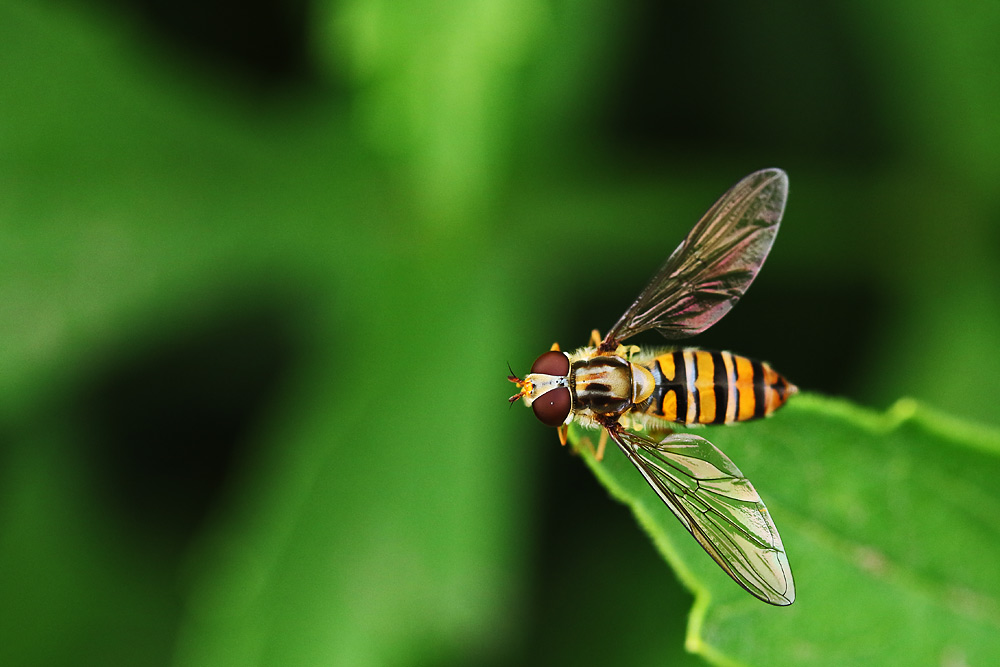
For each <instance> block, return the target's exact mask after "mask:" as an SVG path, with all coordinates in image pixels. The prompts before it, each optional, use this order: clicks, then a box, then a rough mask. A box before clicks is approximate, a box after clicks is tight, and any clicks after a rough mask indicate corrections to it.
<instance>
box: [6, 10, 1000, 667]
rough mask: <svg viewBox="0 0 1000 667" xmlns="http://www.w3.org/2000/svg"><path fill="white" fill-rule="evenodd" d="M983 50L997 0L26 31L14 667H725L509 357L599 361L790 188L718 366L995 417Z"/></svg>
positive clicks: (13, 125)
mask: <svg viewBox="0 0 1000 667" xmlns="http://www.w3.org/2000/svg"><path fill="white" fill-rule="evenodd" d="M998 34H1000V5H998V4H996V3H984V2H980V3H972V2H956V3H938V2H927V1H919V2H916V3H912V2H910V3H903V2H898V1H896V2H893V1H891V0H881V1H878V2H866V3H858V2H854V3H839V4H837V3H795V2H787V1H786V2H777V3H772V4H769V5H767V6H757V5H740V4H737V3H722V2H706V3H658V2H652V1H646V2H625V3H621V2H609V1H606V0H605V1H600V0H597V1H590V2H580V3H568V2H562V3H559V2H550V3H537V2H530V1H529V0H486V1H484V2H477V3H463V2H440V1H438V2H434V1H427V0H418V1H414V2H409V3H391V2H379V1H377V0H346V1H344V2H339V3H324V2H313V3H307V2H304V1H299V2H294V3H282V2H274V3H271V4H259V5H258V4H249V5H239V4H233V3H212V2H209V3H196V2H193V0H187V1H181V2H171V3H168V2H160V1H157V0H138V1H136V2H126V1H124V0H118V1H115V0H105V1H103V2H96V1H95V2H89V3H87V2H80V1H77V2H51V1H49V2H29V1H27V0H2V3H0V332H2V335H0V664H3V665H108V664H121V665H184V666H188V665H191V666H194V665H223V664H226V665H319V664H330V665H386V664H418V665H460V664H462V665H464V664H487V665H490V664H496V665H499V664H509V663H514V662H517V663H520V664H524V663H531V664H552V663H553V662H555V663H559V662H563V663H567V664H572V663H575V664H602V663H604V664H608V663H614V664H650V663H653V664H659V663H674V664H701V660H700V658H697V657H695V656H691V655H688V654H686V653H684V649H683V641H684V635H685V625H686V621H687V613H688V609H689V608H690V606H691V602H692V597H691V595H690V594H689V593H688V592H686V591H685V590H684V589H683V588H682V587H681V585H680V584H679V583H678V582H677V581H676V579H675V578H674V576H673V574H672V573H671V571H670V570H669V569H668V568H667V566H666V565H665V564H664V563H663V562H662V560H661V559H660V558H659V556H658V555H657V554H656V552H655V551H654V550H653V548H652V546H651V545H650V543H649V540H648V539H647V538H646V536H644V535H643V534H642V532H641V531H640V530H639V529H638V528H637V527H636V525H635V523H634V521H633V520H632V518H631V517H630V515H629V513H628V511H627V510H626V509H625V508H624V507H622V506H620V505H618V504H616V503H613V502H611V501H610V500H609V499H608V498H607V494H606V492H605V491H604V490H603V489H602V488H601V487H600V486H599V485H598V484H597V483H596V482H595V481H594V480H593V478H592V476H591V475H590V473H589V472H587V471H586V469H585V467H584V466H583V465H581V464H580V461H579V459H577V458H575V457H572V456H570V455H569V454H568V452H567V451H566V450H564V449H561V448H560V447H558V445H557V444H556V440H555V434H554V433H552V432H551V431H550V430H548V429H544V428H542V427H541V426H540V425H539V424H538V423H536V421H535V420H534V418H533V417H532V415H531V414H530V413H529V412H526V411H524V410H523V409H522V408H520V407H515V408H514V409H513V410H509V409H508V407H507V403H506V400H505V399H506V397H507V396H508V395H509V394H510V393H511V388H510V386H509V385H508V384H507V383H506V380H505V376H506V375H507V372H508V371H507V363H508V362H509V363H510V364H511V366H512V368H513V369H514V371H515V372H518V373H521V372H524V370H525V369H526V368H527V367H528V366H529V365H530V364H531V362H532V360H533V359H534V358H535V357H536V356H537V355H538V354H539V353H541V352H542V351H544V350H546V349H548V346H549V345H550V344H551V342H552V341H553V340H558V341H559V342H560V343H562V344H563V346H564V347H570V348H571V347H573V346H575V345H578V344H581V345H582V344H583V343H585V341H586V338H587V336H588V334H589V331H590V329H591V328H594V327H597V328H599V329H601V330H602V331H603V330H606V329H607V328H608V327H609V326H610V325H611V324H612V323H613V322H614V320H615V319H616V318H617V317H618V315H619V314H620V313H621V312H622V311H623V310H624V309H625V308H626V307H627V306H628V304H629V303H630V302H631V299H632V298H633V297H634V296H635V294H636V293H637V292H638V290H639V289H640V288H641V287H642V285H643V284H644V282H645V280H646V279H647V278H648V277H649V276H650V275H651V274H652V272H653V270H654V269H655V268H656V267H657V266H658V265H659V263H660V262H661V261H662V260H663V259H664V258H665V257H666V255H667V254H668V253H669V252H670V251H671V250H672V249H673V248H674V246H675V245H676V244H677V243H678V242H679V241H680V239H681V238H682V237H683V235H684V234H685V233H686V232H687V231H688V229H689V228H690V227H691V225H693V224H694V222H695V221H696V220H697V219H698V217H699V216H700V215H701V213H702V212H704V210H705V209H707V208H708V206H709V205H711V203H712V202H713V201H714V200H715V198H716V197H718V196H719V195H720V194H722V193H723V192H724V191H725V190H726V189H727V188H728V187H729V186H730V185H732V184H733V183H735V182H736V181H737V180H739V178H741V177H742V176H744V175H746V174H748V173H750V172H751V171H754V170H756V169H759V168H763V167H772V166H776V167H782V168H784V169H785V170H786V171H787V172H788V174H789V177H790V183H791V189H790V196H789V203H788V207H787V209H786V214H785V220H784V225H783V229H782V232H781V234H780V235H779V236H778V240H777V242H776V245H775V247H774V250H773V252H772V253H771V256H770V259H769V260H768V262H767V266H766V268H765V269H764V270H763V271H762V273H761V274H760V277H759V279H758V280H757V281H756V282H755V284H754V287H753V289H751V290H750V292H749V293H748V295H747V297H746V298H745V299H744V300H743V302H742V303H741V304H740V305H739V306H738V307H737V308H736V309H735V310H734V311H733V312H732V314H731V315H729V316H728V317H727V318H726V319H725V320H724V321H723V322H722V323H720V324H719V325H718V326H717V327H715V328H713V330H712V331H710V332H708V333H707V334H705V335H704V336H702V337H700V338H698V339H697V340H696V343H697V344H699V345H702V346H705V347H723V348H727V349H731V350H733V351H735V352H740V353H743V354H747V355H751V356H754V357H759V358H764V359H767V360H769V361H771V362H772V363H773V364H774V365H775V367H776V368H778V369H779V370H781V371H782V372H783V373H785V374H786V375H787V376H788V377H789V378H790V379H792V380H793V381H794V382H796V383H797V384H798V385H799V386H800V387H802V388H804V389H806V390H808V391H812V392H818V393H824V394H832V395H840V396H844V397H847V398H849V399H851V400H853V401H856V402H858V403H860V404H862V405H866V406H870V407H872V408H876V409H879V410H882V409H885V408H887V407H888V406H890V405H891V404H892V403H893V401H895V400H896V399H897V398H898V397H900V396H910V397H915V398H917V399H920V400H921V401H923V402H925V403H927V404H929V405H931V406H934V407H936V408H938V409H939V410H941V411H944V412H947V413H950V414H952V415H955V416H957V417H960V418H965V419H969V420H972V421H976V422H980V423H983V424H986V425H992V426H996V425H1000V414H998V411H997V408H996V398H995V396H996V390H997V386H998V383H997V380H996V378H997V377H998V375H1000V355H998V354H997V352H996V349H997V344H998V342H1000V309H998V303H1000V263H998V260H1000V225H998V223H1000V188H998V187H997V185H996V184H997V183H998V182H1000V118H998V111H1000V40H998V39H997V35H998ZM640 342H652V343H654V344H655V343H656V342H657V339H656V338H655V337H651V338H649V339H644V340H643V341H640ZM775 421H776V420H775ZM731 454H732V456H733V458H734V459H736V460H737V461H739V457H738V455H737V453H732V452H731ZM762 456H763V455H762ZM865 474H867V472H866V471H865V470H859V471H858V475H859V476H863V475H865ZM761 488H762V489H764V487H761ZM762 493H763V494H764V496H765V500H767V498H768V496H767V493H766V489H764V490H763V491H762ZM994 494H995V492H994ZM995 499H996V496H995V495H993V496H991V501H992V500H995ZM786 547H788V548H789V554H790V559H791V560H792V563H793V568H794V566H795V561H794V545H793V544H791V543H789V540H788V539H787V538H786ZM799 593H800V596H801V595H805V594H806V593H805V592H804V591H803V590H802V589H801V588H800V591H799ZM751 602H753V601H752V600H751ZM753 603H754V604H758V603H756V602H753ZM847 608H848V609H849V606H848V607H847ZM775 613H780V611H776V612H775ZM813 657H815V656H813ZM949 657H950V658H955V656H953V655H952V656H949V655H945V656H944V657H942V658H940V660H941V661H944V663H945V664H962V663H960V662H955V661H954V660H953V661H952V662H951V663H947V661H946V660H945V659H946V658H949ZM959 657H960V656H959ZM938 658H939V656H931V657H929V658H928V664H938ZM803 661H804V662H809V660H807V659H806V658H803Z"/></svg>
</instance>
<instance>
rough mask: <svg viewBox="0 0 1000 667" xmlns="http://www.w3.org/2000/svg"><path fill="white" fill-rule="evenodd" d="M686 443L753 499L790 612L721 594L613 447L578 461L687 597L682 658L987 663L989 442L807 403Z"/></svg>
mask: <svg viewBox="0 0 1000 667" xmlns="http://www.w3.org/2000/svg"><path fill="white" fill-rule="evenodd" d="M698 432H699V434H701V435H703V437H707V438H709V439H711V440H712V441H713V442H714V443H715V444H716V445H717V446H719V447H720V448H721V449H722V450H723V451H725V452H726V453H727V454H728V455H729V456H730V457H731V458H732V459H733V460H734V461H737V462H738V465H739V466H740V468H741V470H742V471H743V473H744V474H745V475H747V476H748V477H749V478H750V479H751V481H752V482H753V483H754V485H755V486H756V488H757V489H758V491H759V492H760V493H761V496H762V497H763V498H764V501H765V503H766V504H767V506H768V509H769V511H770V513H771V515H772V517H773V518H774V520H775V523H776V524H777V526H778V529H779V531H780V532H781V536H782V540H783V542H784V544H785V547H786V551H787V553H788V557H789V562H790V563H791V566H792V572H793V574H794V575H795V583H796V590H797V598H796V601H795V603H794V604H793V605H792V606H791V607H788V608H775V607H770V606H768V605H766V604H763V603H761V602H758V601H757V600H755V599H754V598H752V597H751V596H749V595H748V594H747V593H745V592H744V591H743V589H741V588H739V587H738V586H737V585H736V584H735V583H733V582H732V581H731V580H730V579H729V578H728V577H727V576H726V575H725V574H724V573H722V571H721V570H719V569H718V568H717V567H716V566H715V564H714V563H713V562H712V561H711V560H710V559H709V558H708V556H707V555H706V554H705V553H704V552H703V551H702V550H701V548H700V547H699V546H698V545H697V543H695V541H694V540H693V539H691V538H690V537H689V536H688V534H687V533H686V531H685V530H684V529H683V528H682V527H681V525H680V524H679V523H678V522H677V520H676V519H675V518H674V516H673V515H672V514H671V513H670V512H669V510H667V508H666V507H664V506H662V505H661V503H660V501H659V499H658V498H657V497H656V496H655V495H654V494H653V493H652V491H651V490H650V489H649V488H648V487H647V486H646V482H645V481H644V480H643V479H642V478H641V477H640V475H639V474H638V473H637V471H635V470H634V469H633V468H632V466H631V464H629V462H628V461H627V459H626V458H625V457H624V456H623V455H621V453H620V452H618V451H617V450H616V449H615V450H614V451H610V452H609V455H608V456H606V458H605V461H603V462H600V463H598V462H596V461H595V460H594V459H593V456H592V455H590V454H586V455H585V456H586V459H587V462H588V464H589V466H590V467H591V469H592V470H593V471H594V473H595V474H596V475H597V477H598V479H600V480H601V482H602V483H603V484H604V485H605V486H606V487H607V488H608V490H609V491H610V493H611V494H612V495H613V496H614V497H616V498H617V499H619V500H621V501H622V502H624V503H626V504H627V505H628V506H629V507H631V508H632V511H633V512H634V513H635V515H636V518H637V520H638V521H639V523H640V524H641V525H642V526H643V527H644V528H645V529H646V531H647V532H648V533H649V535H650V537H651V538H652V540H653V542H654V543H655V544H656V546H657V548H658V549H659V551H660V552H661V553H662V554H663V556H664V558H665V559H666V560H667V561H668V562H669V563H671V565H672V566H673V568H674V570H675V571H676V572H677V573H678V576H679V577H680V579H681V580H682V581H683V582H684V584H685V585H686V586H687V587H688V588H689V589H691V590H692V591H693V592H694V593H695V604H694V608H693V610H692V613H691V618H690V621H689V625H688V636H687V646H688V648H689V650H691V651H694V652H697V653H700V654H701V655H703V656H705V657H706V658H707V659H709V660H710V661H711V662H713V663H716V664H756V665H773V664H828V665H844V664H890V663H892V664H922V663H924V662H927V661H934V660H935V658H933V656H937V658H936V660H937V661H940V662H942V663H947V662H952V661H958V662H960V663H967V664H980V663H984V664H986V663H990V662H992V661H994V660H995V659H996V657H997V656H998V655H1000V638H998V637H1000V634H998V630H1000V571H998V570H997V568H996V567H995V563H996V562H997V560H998V559H1000V518H998V517H1000V502H998V500H997V498H996V494H995V491H994V489H995V484H996V482H995V480H996V479H997V478H998V476H1000V433H998V432H996V431H992V430H989V429H983V428H978V427H974V426H970V425H967V424H963V423H961V422H956V421H955V420H952V419H948V418H946V417H944V416H942V415H939V414H934V413H933V412H932V411H931V410H929V409H927V408H925V407H921V406H918V405H916V404H915V403H913V402H912V401H900V402H899V403H897V404H896V405H895V406H894V407H893V408H892V409H891V410H890V411H889V412H887V413H886V414H884V415H879V414H874V413H871V412H869V411H866V410H862V409H860V408H858V407H856V406H853V405H851V404H848V403H846V402H843V401H835V400H831V399H827V398H821V397H818V396H815V395H809V394H806V395H800V396H796V397H794V398H793V399H792V400H791V401H790V402H789V404H788V406H787V407H786V408H784V409H782V410H781V411H780V412H779V413H778V414H777V415H775V416H774V417H772V418H771V419H769V420H766V421H764V422H758V423H749V424H740V425H736V426H732V427H726V428H712V429H704V430H699V431H698ZM582 435H584V433H583V432H582V431H579V430H577V431H575V432H574V434H573V436H572V437H571V440H575V441H577V442H579V438H580V437H581V436H582ZM583 451H584V452H586V451H587V450H586V449H584V450H583Z"/></svg>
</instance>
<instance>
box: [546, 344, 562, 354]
mask: <svg viewBox="0 0 1000 667" xmlns="http://www.w3.org/2000/svg"><path fill="white" fill-rule="evenodd" d="M549 352H562V348H561V347H559V343H552V347H550V348H549Z"/></svg>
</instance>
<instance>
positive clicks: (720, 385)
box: [712, 352, 730, 424]
mask: <svg viewBox="0 0 1000 667" xmlns="http://www.w3.org/2000/svg"><path fill="white" fill-rule="evenodd" d="M712 366H713V367H714V370H715V373H714V375H713V377H712V389H713V391H714V392H715V420H714V421H713V422H712V423H713V424H725V423H726V411H727V410H726V409H727V408H728V407H729V393H730V392H729V373H727V372H726V362H725V360H723V358H722V353H721V352H713V353H712Z"/></svg>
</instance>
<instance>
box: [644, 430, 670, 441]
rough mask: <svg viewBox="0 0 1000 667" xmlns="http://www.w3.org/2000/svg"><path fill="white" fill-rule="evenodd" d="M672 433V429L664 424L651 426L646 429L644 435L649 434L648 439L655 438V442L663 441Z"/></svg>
mask: <svg viewBox="0 0 1000 667" xmlns="http://www.w3.org/2000/svg"><path fill="white" fill-rule="evenodd" d="M673 434H674V429H672V428H669V427H666V426H655V427H653V428H650V429H646V435H648V436H649V439H650V440H655V441H656V442H663V441H664V440H665V439H667V438H669V437H670V436H672V435H673Z"/></svg>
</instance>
